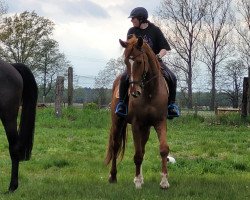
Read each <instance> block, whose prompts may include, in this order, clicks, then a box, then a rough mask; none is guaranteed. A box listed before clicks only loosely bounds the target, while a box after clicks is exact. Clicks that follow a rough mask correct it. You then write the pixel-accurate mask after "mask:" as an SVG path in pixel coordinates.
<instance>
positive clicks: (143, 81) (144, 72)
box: [126, 48, 148, 88]
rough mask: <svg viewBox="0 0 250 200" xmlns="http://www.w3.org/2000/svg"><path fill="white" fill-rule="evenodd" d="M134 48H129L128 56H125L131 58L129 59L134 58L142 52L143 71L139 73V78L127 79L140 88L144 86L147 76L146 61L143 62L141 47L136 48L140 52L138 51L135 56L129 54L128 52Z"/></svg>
mask: <svg viewBox="0 0 250 200" xmlns="http://www.w3.org/2000/svg"><path fill="white" fill-rule="evenodd" d="M133 49H134V48H132V49H131V51H130V53H129V54H128V56H127V57H126V58H127V59H131V60H133V61H134V60H135V59H136V58H137V57H138V56H140V55H141V54H142V62H143V65H144V69H143V73H142V75H141V80H135V81H130V80H129V84H137V85H139V86H140V87H141V88H144V86H145V80H146V76H147V72H148V69H146V63H145V59H144V53H145V52H144V50H143V49H138V50H139V51H140V53H138V54H137V55H135V56H131V55H130V54H131V53H132V51H133Z"/></svg>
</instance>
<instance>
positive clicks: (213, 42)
mask: <svg viewBox="0 0 250 200" xmlns="http://www.w3.org/2000/svg"><path fill="white" fill-rule="evenodd" d="M230 4H231V0H213V1H211V2H210V3H209V5H208V7H207V14H206V16H205V17H204V18H203V19H204V22H205V23H204V30H203V34H202V36H201V42H200V44H201V46H202V50H203V54H202V55H201V58H200V60H201V61H202V62H203V63H204V64H205V65H206V66H207V68H208V71H209V72H210V74H211V101H210V110H214V107H215V98H216V77H217V76H218V70H219V67H221V65H222V64H223V61H225V60H226V59H228V58H229V57H230V56H232V52H233V48H232V47H233V45H231V46H230V44H232V42H233V41H232V40H231V42H229V33H230V32H231V31H232V30H233V28H234V19H233V16H232V15H231V13H230Z"/></svg>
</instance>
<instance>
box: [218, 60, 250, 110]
mask: <svg viewBox="0 0 250 200" xmlns="http://www.w3.org/2000/svg"><path fill="white" fill-rule="evenodd" d="M246 72H247V67H246V66H245V65H244V62H243V61H242V60H241V59H238V60H229V61H228V62H227V64H226V65H225V66H224V76H223V77H222V78H221V88H222V89H221V90H222V92H224V93H225V94H226V95H227V97H228V99H229V101H230V102H231V104H232V106H233V108H238V107H239V102H240V99H241V94H242V85H243V78H244V74H245V73H246Z"/></svg>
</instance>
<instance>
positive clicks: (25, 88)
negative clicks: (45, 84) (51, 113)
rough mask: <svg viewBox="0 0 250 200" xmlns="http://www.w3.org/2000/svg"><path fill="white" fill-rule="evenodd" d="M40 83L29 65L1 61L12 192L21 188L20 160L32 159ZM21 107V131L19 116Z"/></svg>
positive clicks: (0, 97)
mask: <svg viewBox="0 0 250 200" xmlns="http://www.w3.org/2000/svg"><path fill="white" fill-rule="evenodd" d="M36 102H37V84H36V81H35V78H34V76H33V74H32V73H31V71H30V70H29V68H28V67H27V66H25V65H23V64H20V63H17V64H13V65H11V64H8V63H6V62H4V61H2V60H0V119H1V121H2V124H3V126H4V129H5V132H6V135H7V138H8V142H9V152H10V157H11V164H12V168H11V181H10V185H9V191H14V190H16V189H17V187H18V168H19V161H22V160H29V159H30V156H31V150H32V146H33V138H34V125H35V114H36ZM20 106H22V113H21V116H20V125H19V130H17V117H18V111H19V107H20Z"/></svg>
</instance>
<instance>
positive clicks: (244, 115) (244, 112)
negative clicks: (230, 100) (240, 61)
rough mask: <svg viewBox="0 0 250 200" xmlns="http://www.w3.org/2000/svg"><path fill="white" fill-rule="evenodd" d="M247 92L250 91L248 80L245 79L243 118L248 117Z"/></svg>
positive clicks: (242, 103)
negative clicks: (249, 89)
mask: <svg viewBox="0 0 250 200" xmlns="http://www.w3.org/2000/svg"><path fill="white" fill-rule="evenodd" d="M247 91H248V78H247V77H244V79H243V94H242V102H241V117H246V116H247Z"/></svg>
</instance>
